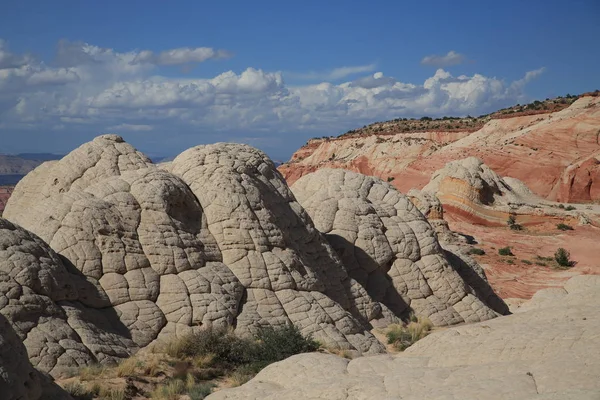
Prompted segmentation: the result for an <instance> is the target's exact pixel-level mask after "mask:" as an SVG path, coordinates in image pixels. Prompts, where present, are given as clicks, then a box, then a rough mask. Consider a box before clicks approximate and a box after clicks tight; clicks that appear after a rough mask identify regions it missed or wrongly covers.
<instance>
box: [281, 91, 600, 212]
mask: <svg viewBox="0 0 600 400" xmlns="http://www.w3.org/2000/svg"><path fill="white" fill-rule="evenodd" d="M599 126H600V97H589V96H584V97H581V98H580V99H579V100H577V101H575V102H574V103H573V104H572V105H571V106H570V107H568V108H566V109H564V110H562V111H558V112H553V113H548V114H537V115H529V116H520V117H513V118H503V119H493V120H491V121H489V122H488V123H486V124H485V126H484V127H483V128H481V129H480V130H478V131H476V132H472V133H469V132H411V133H393V132H390V133H389V134H376V135H369V136H364V137H347V138H334V139H316V140H311V141H310V142H309V143H308V144H307V145H306V146H305V147H303V148H301V149H299V150H298V151H297V152H296V153H295V154H294V156H292V159H291V160H290V162H289V163H286V164H284V165H282V166H280V167H279V170H280V171H281V172H282V173H283V175H284V176H285V178H286V180H287V181H288V183H289V184H290V185H291V184H293V183H294V182H295V181H296V180H297V179H299V178H300V177H301V176H303V175H305V174H307V173H310V172H313V171H315V170H317V169H319V168H325V167H331V168H343V169H349V170H354V171H357V172H361V173H364V174H366V175H373V176H378V177H381V178H382V179H384V180H385V179H387V178H388V177H390V178H395V179H394V181H393V182H392V184H393V185H394V186H395V187H396V188H398V189H399V190H400V191H402V192H404V193H406V192H408V191H409V190H410V189H413V188H416V189H421V188H422V187H423V186H425V185H426V184H427V182H429V180H430V178H431V175H432V174H433V172H434V171H436V170H438V169H440V168H442V167H443V166H444V165H445V164H446V163H448V162H450V161H454V160H458V159H463V158H466V157H469V156H475V157H477V158H480V159H482V160H483V161H484V162H485V164H487V165H488V166H489V167H490V168H491V169H493V170H494V171H496V173H498V174H499V175H500V176H510V177H513V178H517V179H519V180H521V181H523V182H524V183H525V184H526V185H527V186H528V187H529V188H530V189H531V190H532V191H533V192H534V193H535V194H536V195H538V196H541V197H543V198H546V199H548V200H556V201H561V202H586V201H588V202H589V201H590V200H599V199H600V134H599V132H600V128H599Z"/></svg>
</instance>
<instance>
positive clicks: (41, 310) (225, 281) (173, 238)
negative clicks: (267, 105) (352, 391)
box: [0, 135, 384, 376]
mask: <svg viewBox="0 0 600 400" xmlns="http://www.w3.org/2000/svg"><path fill="white" fill-rule="evenodd" d="M168 168H170V170H171V171H172V172H170V171H167V170H164V169H160V168H158V167H156V166H155V165H153V164H152V163H150V161H149V160H148V159H147V157H145V156H144V155H143V154H141V153H139V152H138V151H136V150H135V149H134V148H133V147H132V146H130V145H129V144H127V143H125V142H124V141H123V140H122V139H121V138H119V137H117V136H114V135H104V136H101V137H98V138H96V139H94V141H92V142H90V143H86V144H84V145H82V146H81V147H80V148H78V149H76V150H74V151H73V152H71V153H70V154H69V155H67V156H65V157H64V158H63V159H62V160H59V161H56V162H51V163H45V164H42V165H41V166H40V167H38V168H37V169H36V170H34V171H33V172H32V173H31V174H30V175H28V176H27V177H25V178H24V179H23V180H22V181H21V182H20V183H19V184H18V185H17V187H16V189H15V193H14V196H13V197H11V199H10V200H9V203H8V206H7V209H6V210H5V214H4V216H5V217H6V218H7V219H8V220H10V221H11V222H12V223H11V222H8V221H6V220H2V225H0V229H2V232H1V233H2V235H1V236H0V237H1V238H2V239H1V240H0V279H1V280H2V281H1V282H0V283H1V285H0V299H2V298H4V299H5V300H4V301H3V302H2V303H0V313H1V314H3V315H4V316H5V317H6V318H7V319H8V321H9V322H10V323H11V324H12V325H13V327H14V329H15V331H16V332H17V334H18V335H19V336H20V337H21V339H22V340H23V341H24V344H25V346H26V348H27V351H28V353H29V357H30V359H31V361H32V363H33V365H34V366H35V367H37V368H38V369H40V370H42V371H45V372H48V373H50V374H52V375H54V376H58V375H60V374H61V372H62V371H64V369H65V368H68V367H72V366H82V365H89V364H91V363H95V362H102V363H104V362H114V361H116V360H118V359H119V358H123V357H127V356H129V355H130V354H131V353H132V352H135V351H136V350H137V349H139V348H141V347H144V346H147V345H148V344H150V343H151V342H152V341H154V340H156V339H158V338H164V337H167V336H169V335H180V334H185V333H188V332H191V331H193V330H194V329H203V328H206V327H225V326H232V327H234V328H235V329H236V331H237V332H239V333H240V334H243V335H244V334H246V335H249V334H252V333H253V332H255V331H256V330H257V329H258V328H259V327H261V326H277V325H282V324H288V323H293V324H295V325H297V326H298V327H299V328H300V329H301V331H302V332H303V333H304V334H306V335H308V334H311V335H312V336H313V337H314V338H315V339H318V340H320V341H322V342H324V343H326V344H328V345H331V346H335V347H341V348H347V349H353V350H357V351H359V352H363V353H373V352H382V351H384V347H383V345H382V344H381V343H379V342H378V341H377V339H375V337H374V336H373V335H372V334H371V333H369V331H368V329H369V321H370V320H372V319H374V318H377V317H378V316H379V314H380V313H381V309H380V306H379V304H378V303H377V302H374V301H373V300H372V299H371V298H370V296H369V295H368V294H367V292H366V291H365V290H364V289H363V287H362V286H361V285H359V284H358V283H357V282H356V281H355V280H353V279H352V278H350V277H349V276H348V274H347V272H346V270H345V267H344V266H343V264H342V263H341V261H340V259H339V258H338V257H337V255H336V253H335V251H334V250H333V249H332V248H331V246H330V245H329V244H328V243H327V241H326V240H325V239H324V237H323V236H322V235H321V234H320V233H319V231H318V230H317V229H316V228H315V227H314V226H313V225H312V222H311V221H310V218H309V217H308V215H307V214H306V212H305V211H304V210H303V209H302V207H301V206H300V205H299V204H298V203H297V202H296V201H295V199H294V197H293V195H292V194H291V192H290V190H289V188H288V187H287V186H286V184H285V181H284V180H283V179H282V178H281V175H280V174H279V173H278V172H277V171H276V169H275V166H274V165H273V163H272V162H271V161H270V160H269V159H268V158H267V157H266V156H265V155H264V154H263V153H262V152H260V151H258V150H256V149H253V148H251V147H249V146H243V145H232V144H217V145H211V146H200V147H197V148H193V149H190V150H188V151H187V152H184V153H183V154H181V155H180V156H179V157H177V159H175V160H174V161H173V163H172V164H171V165H170V166H169V167H168ZM13 223H16V224H19V225H20V226H22V227H23V228H25V229H28V230H29V231H30V232H29V231H27V230H25V229H23V228H21V227H19V226H17V225H15V224H13ZM31 232H32V233H31Z"/></svg>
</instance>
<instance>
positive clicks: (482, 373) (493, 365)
mask: <svg viewBox="0 0 600 400" xmlns="http://www.w3.org/2000/svg"><path fill="white" fill-rule="evenodd" d="M599 306H600V277H598V276H578V277H574V278H571V279H570V280H569V281H568V282H567V283H566V284H565V286H564V289H546V290H542V291H540V292H538V294H536V295H535V296H534V298H533V299H532V300H530V301H529V302H527V303H526V304H524V305H522V306H521V308H520V309H519V310H518V311H517V312H516V313H515V314H513V315H510V316H505V317H500V318H497V319H494V320H491V321H486V322H481V323H477V324H473V325H465V326H459V327H454V328H449V329H446V330H442V331H438V332H435V333H433V334H431V335H429V336H428V337H426V338H425V339H422V340H420V341H419V342H417V343H416V344H415V345H413V346H411V347H410V348H409V349H408V350H406V351H405V352H404V353H401V354H397V355H376V356H370V357H361V358H357V359H355V360H352V361H350V360H347V359H344V358H340V357H337V356H333V355H327V354H320V353H310V354H302V355H297V356H293V357H290V358H288V359H287V360H284V361H282V362H279V363H276V364H272V365H270V366H269V367H267V368H265V369H264V370H263V371H261V372H260V373H259V374H258V375H257V376H256V377H255V378H254V379H252V380H251V381H250V382H248V383H246V384H245V385H242V386H240V387H238V388H234V389H227V390H223V391H220V392H217V393H215V394H212V395H211V396H209V397H208V399H211V400H213V399H214V400H218V399H278V400H279V399H315V400H316V399H328V400H337V399H340V400H350V399H374V398H377V399H415V400H416V399H461V400H463V399H464V400H468V399H553V400H554V399H556V400H564V399H578V400H581V399H590V400H592V399H598V398H599V397H600V380H599V379H598V376H600V336H599V335H598V330H599V329H600V307H599Z"/></svg>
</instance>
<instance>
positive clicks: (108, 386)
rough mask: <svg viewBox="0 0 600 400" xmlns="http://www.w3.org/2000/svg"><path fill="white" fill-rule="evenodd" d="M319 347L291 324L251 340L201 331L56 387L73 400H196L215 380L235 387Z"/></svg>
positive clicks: (91, 370)
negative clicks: (134, 399)
mask: <svg viewBox="0 0 600 400" xmlns="http://www.w3.org/2000/svg"><path fill="white" fill-rule="evenodd" d="M319 347H320V345H319V343H318V342H316V341H314V340H312V339H311V338H306V337H304V336H303V335H302V334H301V333H300V330H299V329H298V328H297V327H296V326H294V325H286V326H282V327H277V328H273V327H264V328H261V329H260V330H258V332H257V333H256V336H255V337H254V338H241V337H238V336H237V335H235V334H234V333H233V332H232V331H228V330H221V329H206V330H202V331H199V332H197V333H194V334H190V335H186V336H183V337H180V338H177V339H173V340H172V341H170V342H167V343H164V344H162V345H159V346H156V347H154V348H153V349H151V350H152V351H150V349H149V350H148V352H146V353H144V354H137V355H134V356H132V357H131V358H128V359H125V360H123V361H122V362H121V363H119V364H118V365H116V366H113V367H106V366H100V365H92V366H88V367H84V368H82V369H80V370H79V372H78V373H76V374H74V377H73V378H69V379H68V380H67V381H65V382H64V383H63V385H62V386H63V388H64V389H65V390H67V391H68V392H69V393H70V394H71V395H72V396H73V397H74V398H75V399H77V400H91V399H96V398H100V399H110V400H127V399H131V398H132V396H133V394H132V393H137V392H139V391H145V392H144V393H141V394H140V395H141V396H142V397H148V398H152V399H158V400H176V399H179V397H180V396H181V395H184V394H185V395H187V396H189V397H190V398H191V399H192V400H199V399H203V398H204V397H206V396H207V395H208V394H210V393H211V391H212V390H213V388H214V387H215V386H216V384H215V381H214V380H215V379H219V381H220V382H221V386H224V387H233V386H239V385H242V384H244V383H245V382H247V381H248V380H250V379H252V377H254V375H256V374H257V373H258V372H259V371H260V370H261V369H262V368H264V367H266V366H267V365H269V364H271V363H273V362H276V361H281V360H283V359H285V358H287V357H289V356H292V355H294V354H299V353H305V352H310V351H316V350H317V349H318V348H319ZM132 379H133V380H134V381H137V380H141V381H145V382H149V383H146V384H145V385H144V389H140V388H138V387H136V386H135V384H131V383H130V382H129V381H130V380H132ZM124 380H125V382H124ZM132 385H133V386H132Z"/></svg>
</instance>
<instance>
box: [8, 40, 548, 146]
mask: <svg viewBox="0 0 600 400" xmlns="http://www.w3.org/2000/svg"><path fill="white" fill-rule="evenodd" d="M2 46H4V47H2ZM5 49H6V46H5V44H4V42H0V50H1V51H5V53H1V54H7V55H2V56H1V57H4V58H2V59H3V60H5V61H4V62H5V64H4V65H5V68H2V69H0V120H1V121H2V125H1V126H0V134H2V132H11V133H12V132H14V131H15V129H23V130H29V131H38V132H49V133H48V135H50V134H52V133H51V132H50V129H48V127H60V129H61V131H63V132H67V131H69V130H72V131H73V132H79V131H80V130H82V129H85V130H86V131H90V132H92V131H93V132H95V133H98V134H99V133H102V132H106V130H107V129H108V130H109V131H115V132H120V131H123V132H140V133H142V134H144V135H155V134H156V135H158V134H159V133H160V132H163V133H164V132H178V133H177V134H178V135H184V136H185V135H188V136H189V137H197V136H194V135H192V134H191V132H212V133H211V134H215V135H216V134H217V133H218V135H219V137H218V139H219V140H228V139H231V138H236V137H238V138H239V137H252V138H262V137H270V138H273V140H265V143H276V142H277V140H275V138H277V137H280V135H281V134H282V133H285V132H295V133H298V132H307V135H312V134H314V133H317V134H318V135H320V136H322V135H328V134H336V133H339V132H340V131H342V130H344V129H349V128H353V127H356V126H362V125H363V124H365V123H368V122H373V121H381V120H385V119H392V118H398V117H421V116H423V115H429V116H431V117H435V116H443V115H466V114H471V115H478V114H482V113H485V112H489V111H493V110H495V109H498V108H501V107H504V106H508V105H511V104H514V103H517V102H522V101H523V99H524V93H523V90H524V87H525V85H526V84H527V83H528V82H529V81H531V80H532V79H535V78H537V77H538V76H539V75H540V74H541V73H543V71H544V69H543V68H540V69H538V70H534V71H529V72H526V73H524V75H523V77H522V78H521V79H518V80H516V81H514V82H505V81H504V80H502V79H498V78H495V77H486V76H483V75H480V74H473V75H470V76H467V75H460V76H454V75H452V74H451V73H450V72H448V71H446V70H444V69H442V68H440V69H438V70H437V71H436V72H435V74H433V76H431V77H429V78H427V79H426V80H424V81H423V82H402V81H401V80H398V79H396V78H394V77H391V76H386V75H385V74H384V73H383V72H373V71H374V70H375V65H372V64H369V65H364V66H355V67H343V68H337V69H333V70H331V71H328V72H327V73H325V74H324V75H323V76H321V78H323V77H325V78H327V79H325V80H323V81H321V82H320V83H315V84H304V85H288V84H286V82H285V80H284V76H286V74H285V73H282V72H279V71H265V70H262V69H258V68H252V67H248V68H246V69H245V70H243V71H241V72H233V71H225V72H222V73H220V74H217V75H216V76H212V77H211V76H208V77H204V78H194V79H191V78H183V77H173V76H163V75H161V74H160V69H159V68H158V67H157V66H156V65H157V64H158V63H163V64H167V63H171V64H169V65H175V64H180V63H188V62H200V61H201V60H207V59H210V58H219V57H221V56H220V55H219V54H218V51H212V50H202V51H192V49H186V50H185V51H183V52H179V51H178V49H175V50H172V51H167V52H164V55H163V53H159V54H158V55H157V54H155V53H152V52H149V51H137V50H136V51H130V52H117V51H115V50H114V49H107V48H100V47H97V46H94V45H90V44H84V43H76V42H66V41H63V42H61V43H59V46H58V51H57V56H56V60H55V63H54V64H52V63H51V64H46V63H44V62H41V61H36V60H33V59H31V58H29V57H28V56H25V55H18V54H14V53H10V52H7V50H5ZM161 57H163V60H162V61H160V59H161ZM6 60H12V61H10V62H7V61H6ZM15 60H20V61H19V62H16V61H15ZM52 65H54V66H52ZM353 75H357V76H356V77H353V79H345V80H343V81H342V82H341V83H340V82H337V81H338V80H340V79H343V78H348V77H350V76H353ZM311 79H312V78H311ZM173 135H175V134H173ZM223 135H225V136H223ZM227 135H229V136H227ZM172 137H175V136H172ZM211 137H212V136H211ZM189 140H192V139H189ZM196 143H197V142H196ZM191 144H195V143H191Z"/></svg>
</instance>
